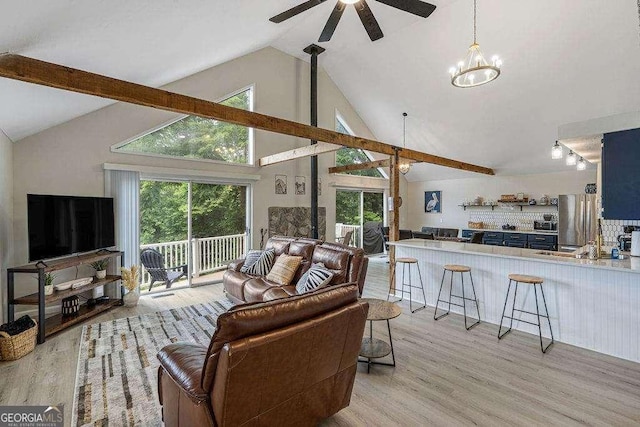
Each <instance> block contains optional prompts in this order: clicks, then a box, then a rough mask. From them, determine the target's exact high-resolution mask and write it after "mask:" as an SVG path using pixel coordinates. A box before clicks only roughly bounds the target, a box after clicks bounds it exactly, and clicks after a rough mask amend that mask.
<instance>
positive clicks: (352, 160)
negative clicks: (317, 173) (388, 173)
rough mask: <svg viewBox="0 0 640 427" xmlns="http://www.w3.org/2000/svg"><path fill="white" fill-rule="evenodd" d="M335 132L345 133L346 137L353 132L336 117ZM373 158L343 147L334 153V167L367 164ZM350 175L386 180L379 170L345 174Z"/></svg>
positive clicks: (360, 150) (364, 153) (359, 151)
mask: <svg viewBox="0 0 640 427" xmlns="http://www.w3.org/2000/svg"><path fill="white" fill-rule="evenodd" d="M336 131H337V132H340V133H345V134H347V135H353V132H351V131H350V130H349V128H348V127H347V125H346V124H345V123H344V121H343V120H342V118H340V117H339V116H337V117H336ZM372 160H373V158H372V157H371V156H370V155H369V153H367V152H366V151H364V150H362V149H360V148H348V147H343V148H341V149H339V150H338V151H336V166H346V165H353V164H356V163H367V162H370V161H372ZM346 173H348V174H350V175H358V176H370V177H375V178H386V177H385V175H384V173H383V172H382V171H381V170H380V169H364V170H359V171H351V172H346Z"/></svg>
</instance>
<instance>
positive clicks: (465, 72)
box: [449, 0, 502, 88]
mask: <svg viewBox="0 0 640 427" xmlns="http://www.w3.org/2000/svg"><path fill="white" fill-rule="evenodd" d="M476 18H477V0H473V44H472V45H471V46H469V50H468V51H467V55H466V58H465V60H464V61H460V62H458V65H457V67H451V68H450V69H449V74H450V75H451V84H452V85H454V86H455V87H462V88H465V87H476V86H480V85H483V84H486V83H489V82H491V81H493V80H495V79H497V78H498V76H500V67H501V66H502V60H501V59H500V58H499V57H498V56H494V57H492V58H491V63H489V62H488V61H487V60H486V59H485V57H484V55H483V54H482V51H481V50H480V45H479V44H478V41H477V23H476V22H477V20H476Z"/></svg>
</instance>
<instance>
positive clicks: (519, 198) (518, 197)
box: [516, 193, 524, 202]
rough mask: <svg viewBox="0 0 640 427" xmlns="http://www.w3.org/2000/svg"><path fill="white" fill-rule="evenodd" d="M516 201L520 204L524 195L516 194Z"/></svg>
mask: <svg viewBox="0 0 640 427" xmlns="http://www.w3.org/2000/svg"><path fill="white" fill-rule="evenodd" d="M516 200H517V201H519V202H522V201H523V200H524V193H518V194H516Z"/></svg>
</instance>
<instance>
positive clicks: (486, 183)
mask: <svg viewBox="0 0 640 427" xmlns="http://www.w3.org/2000/svg"><path fill="white" fill-rule="evenodd" d="M592 182H596V171H595V170H589V171H581V172H578V171H575V170H571V171H567V172H559V173H548V174H539V175H515V176H479V177H477V178H465V179H448V180H441V181H422V182H410V183H409V185H408V187H409V189H408V194H409V197H408V199H409V203H408V213H407V214H408V218H409V220H408V222H407V224H408V225H409V228H411V229H412V230H420V228H421V227H423V226H431V227H447V228H459V229H463V228H467V222H468V221H469V218H470V216H471V215H473V213H474V212H476V210H473V209H468V210H466V211H465V210H463V209H462V208H461V207H460V206H458V205H460V204H462V202H464V201H465V199H473V198H475V197H476V196H481V197H483V198H484V199H485V200H487V199H493V200H498V199H499V198H500V195H501V194H517V193H525V194H526V195H529V197H532V198H534V199H539V198H540V197H541V196H542V195H543V194H547V195H548V196H549V197H557V196H558V195H559V194H573V193H584V187H585V185H586V184H588V183H592ZM431 190H441V191H442V201H441V203H442V213H440V214H431V213H429V214H428V213H425V211H424V193H425V191H431ZM525 209H529V208H525ZM538 209H539V208H538Z"/></svg>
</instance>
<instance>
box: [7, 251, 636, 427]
mask: <svg viewBox="0 0 640 427" xmlns="http://www.w3.org/2000/svg"><path fill="white" fill-rule="evenodd" d="M371 261H372V262H371V263H370V267H369V273H368V275H367V284H366V286H365V292H364V293H365V296H367V297H378V298H386V290H387V286H388V282H387V277H388V264H386V262H385V261H384V260H381V259H379V258H378V259H372V260H371ZM426 285H427V286H436V285H435V284H426ZM221 297H223V294H222V285H220V284H217V285H210V286H205V287H199V288H193V289H184V290H180V291H175V292H174V295H172V296H166V297H161V298H141V300H140V304H139V306H138V307H136V308H135V309H127V308H124V307H121V308H118V309H115V310H113V311H111V312H109V313H106V314H104V315H102V316H100V317H97V318H95V319H94V320H93V321H94V322H99V321H105V320H109V319H111V318H119V317H127V316H131V315H134V314H137V313H142V312H153V311H158V310H164V309H167V308H172V307H180V306H185V305H189V304H194V303H198V302H202V301H207V300H211V299H217V298H221ZM401 306H402V308H403V314H402V315H401V316H400V317H398V318H396V319H393V320H392V321H391V328H392V334H393V343H394V348H395V353H396V363H397V366H396V367H395V368H392V367H386V366H373V367H372V369H371V373H370V374H367V373H366V367H365V366H364V365H363V366H361V367H360V368H359V371H358V374H357V377H356V383H355V386H354V390H353V395H352V398H351V405H350V406H349V407H348V408H346V409H344V410H343V411H341V412H340V413H338V414H337V415H335V416H333V417H332V418H330V419H328V420H326V421H324V422H323V425H326V426H374V425H375V426H392V425H402V426H418V425H442V426H449V425H473V424H479V425H491V426H494V425H577V424H590V425H619V426H622V425H624V426H626V425H640V364H637V363H633V362H628V361H625V360H620V359H616V358H613V357H609V356H605V355H602V354H598V353H594V352H591V351H588V350H583V349H580V348H576V347H572V346H568V345H564V344H561V343H556V344H555V345H554V346H553V347H551V349H550V351H549V352H548V353H547V354H544V355H543V354H542V353H541V352H540V347H539V343H538V337H537V336H534V335H528V334H524V333H520V332H516V331H514V332H512V333H511V334H510V335H508V336H507V337H506V338H505V339H503V340H501V341H498V340H497V338H496V332H497V330H496V329H497V327H496V326H495V325H492V324H488V323H482V324H480V325H478V326H477V327H476V328H474V329H472V330H471V331H466V330H465V329H464V326H463V320H462V317H460V316H457V315H453V314H452V315H450V316H447V317H445V318H443V319H442V320H440V321H437V322H435V321H434V320H433V309H432V308H427V309H425V310H421V311H418V312H416V313H414V314H412V313H411V312H410V311H409V307H408V304H407V303H406V301H405V302H402V303H401ZM80 332H81V327H76V328H73V329H69V330H67V331H64V332H62V333H61V334H59V335H57V336H56V337H53V338H52V339H49V340H48V341H47V342H46V343H45V344H43V345H40V346H37V348H36V350H35V351H34V352H33V353H32V354H30V355H28V356H26V357H24V358H23V359H21V360H19V361H15V362H2V363H0V405H17V404H42V405H48V404H52V403H58V404H59V403H62V404H64V405H65V412H66V414H65V418H66V419H67V420H70V411H71V406H72V402H73V387H74V381H75V372H76V364H77V357H78V341H79V339H80ZM374 334H375V335H376V336H380V337H385V336H386V325H385V324H384V322H375V323H374Z"/></svg>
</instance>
